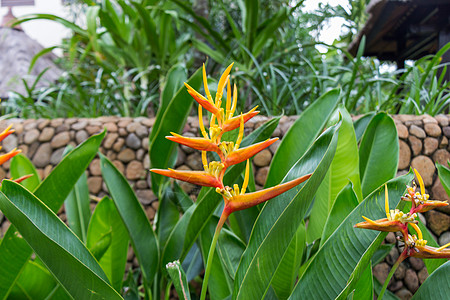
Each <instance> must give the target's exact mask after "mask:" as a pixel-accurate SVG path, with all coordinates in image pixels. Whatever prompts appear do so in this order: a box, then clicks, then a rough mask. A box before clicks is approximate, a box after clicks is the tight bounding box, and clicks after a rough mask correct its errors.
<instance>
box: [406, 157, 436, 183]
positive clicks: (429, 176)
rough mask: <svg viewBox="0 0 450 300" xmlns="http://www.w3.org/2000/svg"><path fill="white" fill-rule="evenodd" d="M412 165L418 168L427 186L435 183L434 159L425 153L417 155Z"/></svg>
mask: <svg viewBox="0 0 450 300" xmlns="http://www.w3.org/2000/svg"><path fill="white" fill-rule="evenodd" d="M411 166H412V167H413V168H416V169H417V171H418V172H419V173H420V175H421V176H422V178H423V182H424V184H425V186H430V185H431V184H432V183H433V175H434V171H435V170H436V167H435V166H434V163H433V161H432V160H431V159H430V158H429V157H428V156H424V155H420V156H416V157H415V158H413V160H412V162H411Z"/></svg>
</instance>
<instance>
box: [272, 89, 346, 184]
mask: <svg viewBox="0 0 450 300" xmlns="http://www.w3.org/2000/svg"><path fill="white" fill-rule="evenodd" d="M339 95H340V91H339V90H338V89H334V90H331V91H329V92H327V93H325V94H324V95H323V96H322V97H320V98H319V99H317V100H316V101H314V102H313V103H312V104H311V105H310V106H309V107H308V108H307V109H306V110H305V111H304V112H303V113H302V114H301V115H300V117H299V118H298V119H297V120H296V121H295V122H294V124H292V126H291V128H290V129H289V130H288V132H287V133H286V134H285V135H284V137H283V139H282V140H281V143H280V145H279V146H278V150H277V152H276V153H275V155H274V156H273V158H272V162H271V164H270V169H269V173H268V174H267V180H266V184H265V187H271V186H274V185H276V184H278V183H280V182H281V180H282V179H283V178H284V177H285V176H286V174H287V172H288V171H289V170H290V169H291V167H292V166H293V165H294V163H295V162H296V161H297V160H298V159H299V158H300V157H302V155H303V154H304V153H305V152H306V150H307V149H308V148H309V146H310V145H311V144H312V143H313V142H314V140H315V139H316V138H317V137H318V136H319V134H320V133H321V132H322V130H323V128H324V127H325V125H326V124H327V122H328V118H329V117H330V116H331V114H332V113H333V111H334V108H335V107H336V105H337V103H338V100H339ZM294 153H295V155H293V154H294Z"/></svg>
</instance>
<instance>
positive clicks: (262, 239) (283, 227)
mask: <svg viewBox="0 0 450 300" xmlns="http://www.w3.org/2000/svg"><path fill="white" fill-rule="evenodd" d="M339 126H340V123H338V124H337V125H335V126H332V127H330V128H329V129H328V130H326V131H325V132H324V133H323V134H322V135H321V136H320V137H319V138H318V139H317V140H316V141H315V143H314V144H313V145H312V147H311V148H310V149H309V150H308V151H307V152H306V153H305V155H304V156H303V157H302V158H301V159H300V160H299V161H298V162H297V163H296V164H295V165H294V166H293V167H292V169H291V170H290V171H289V173H288V174H287V175H286V177H285V178H284V179H283V181H284V182H286V181H290V180H293V179H294V178H298V177H300V176H302V175H305V174H308V173H312V176H311V177H310V178H309V179H308V180H307V181H306V183H305V184H303V185H302V186H301V187H300V186H297V187H296V188H293V189H291V190H289V191H287V192H286V193H284V194H281V195H279V196H278V197H276V198H274V199H272V200H270V201H268V202H267V203H266V205H265V206H264V208H263V209H262V210H261V213H260V214H259V217H258V219H257V220H256V223H255V226H254V228H253V232H252V235H251V237H250V241H249V243H248V246H247V249H246V250H245V252H244V255H243V256H242V259H241V262H240V264H239V268H238V271H237V273H236V279H235V285H234V290H233V299H262V298H263V297H264V295H265V294H266V293H267V291H268V289H269V287H270V284H271V281H272V280H273V276H274V275H275V272H276V270H277V268H278V266H279V265H280V262H281V260H282V258H283V256H284V254H285V252H286V250H287V247H288V245H289V243H290V242H291V240H292V238H293V237H294V235H295V233H296V232H297V230H298V228H299V226H300V224H301V223H302V221H303V218H304V216H305V214H306V211H307V209H308V208H309V206H310V205H311V202H312V200H313V197H314V194H315V193H316V191H317V188H318V187H319V185H320V183H321V181H322V180H323V177H324V176H325V174H326V172H327V170H328V168H329V166H330V164H331V161H332V160H333V156H334V153H335V151H336V145H337V140H338V129H339Z"/></svg>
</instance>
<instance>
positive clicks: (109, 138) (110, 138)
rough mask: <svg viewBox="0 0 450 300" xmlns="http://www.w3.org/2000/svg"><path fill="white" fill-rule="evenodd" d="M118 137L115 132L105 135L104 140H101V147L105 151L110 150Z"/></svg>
mask: <svg viewBox="0 0 450 300" xmlns="http://www.w3.org/2000/svg"><path fill="white" fill-rule="evenodd" d="M118 137H119V134H117V133H115V132H111V133H107V134H106V137H105V139H104V140H103V147H105V149H111V147H112V146H113V145H114V142H115V141H116V140H117V138H118Z"/></svg>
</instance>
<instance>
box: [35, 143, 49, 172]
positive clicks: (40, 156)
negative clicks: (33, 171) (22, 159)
mask: <svg viewBox="0 0 450 300" xmlns="http://www.w3.org/2000/svg"><path fill="white" fill-rule="evenodd" d="M51 155H52V147H51V146H50V143H44V144H41V145H40V146H39V148H38V149H37V150H36V153H35V154H34V157H33V160H32V162H33V164H34V165H35V166H36V167H37V168H44V167H45V166H47V165H48V164H49V163H50V158H51Z"/></svg>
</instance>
